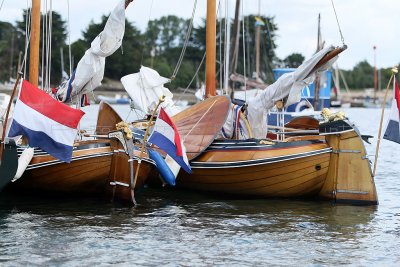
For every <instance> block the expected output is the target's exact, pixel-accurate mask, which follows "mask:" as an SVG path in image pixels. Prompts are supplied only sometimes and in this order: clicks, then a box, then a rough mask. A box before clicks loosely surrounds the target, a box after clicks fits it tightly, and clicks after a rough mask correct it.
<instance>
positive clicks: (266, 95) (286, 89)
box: [248, 46, 337, 138]
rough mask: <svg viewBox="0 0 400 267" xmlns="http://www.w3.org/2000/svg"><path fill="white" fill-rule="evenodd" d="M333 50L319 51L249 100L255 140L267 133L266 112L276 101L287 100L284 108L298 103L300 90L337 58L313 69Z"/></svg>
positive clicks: (330, 48)
mask: <svg viewBox="0 0 400 267" xmlns="http://www.w3.org/2000/svg"><path fill="white" fill-rule="evenodd" d="M334 49H335V48H334V47H333V46H329V47H326V48H324V49H322V50H320V51H319V52H318V53H316V54H314V55H313V56H312V57H311V58H310V59H308V60H307V61H305V62H304V63H303V64H301V65H300V66H299V67H298V68H297V69H296V70H295V71H294V72H290V73H285V74H283V75H282V76H281V77H280V78H279V79H278V80H277V81H276V82H274V83H273V84H271V85H270V86H268V87H267V88H266V89H264V91H263V92H262V93H261V94H259V95H257V96H256V97H254V98H251V99H249V101H248V103H249V105H248V120H249V123H250V125H251V127H252V130H253V134H254V137H255V138H265V136H266V133H267V112H268V110H270V109H271V108H272V107H273V106H274V105H275V103H276V102H277V101H278V100H282V99H285V98H287V101H286V103H285V106H286V107H287V106H289V105H291V104H294V103H296V102H299V101H300V99H301V91H302V89H303V88H304V87H305V86H307V85H310V84H311V83H312V82H313V81H314V80H315V76H316V74H317V73H319V72H323V71H326V70H328V69H329V68H330V67H331V66H332V64H333V63H334V62H335V61H336V59H337V56H336V57H334V58H332V59H331V60H329V61H328V62H327V63H326V64H324V65H322V66H321V67H319V68H317V69H314V67H315V66H316V65H317V64H318V62H319V61H320V60H321V59H322V58H323V57H324V56H325V55H326V54H328V53H329V52H331V51H333V50H334Z"/></svg>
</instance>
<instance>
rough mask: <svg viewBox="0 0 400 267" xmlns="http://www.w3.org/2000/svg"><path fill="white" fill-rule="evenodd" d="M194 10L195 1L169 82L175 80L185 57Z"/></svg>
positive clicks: (195, 6) (195, 7)
mask: <svg viewBox="0 0 400 267" xmlns="http://www.w3.org/2000/svg"><path fill="white" fill-rule="evenodd" d="M196 9H197V0H195V1H194V4H193V11H192V18H191V19H190V23H189V27H188V30H187V32H186V36H185V42H184V43H183V48H182V51H181V54H180V56H179V59H178V62H177V63H176V66H175V69H174V71H173V73H172V75H171V80H173V79H175V77H176V75H177V74H178V72H179V69H180V67H181V65H182V61H183V57H184V56H185V52H186V48H187V46H188V43H189V37H190V34H191V32H192V28H193V20H194V16H195V14H196Z"/></svg>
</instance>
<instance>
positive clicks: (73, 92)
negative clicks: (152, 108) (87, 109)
mask: <svg viewBox="0 0 400 267" xmlns="http://www.w3.org/2000/svg"><path fill="white" fill-rule="evenodd" d="M124 33H125V0H121V1H120V2H119V3H118V5H117V6H116V7H115V8H114V10H113V11H112V12H111V14H110V16H109V18H108V20H107V23H106V25H105V27H104V30H103V31H102V32H101V33H100V34H99V35H98V36H97V37H96V38H95V39H94V40H93V41H92V43H91V47H90V48H89V49H88V50H87V51H86V52H85V55H84V56H83V57H82V59H81V60H80V61H79V63H78V66H77V68H76V71H75V77H74V76H72V77H71V78H70V79H71V80H70V81H69V82H68V83H65V84H64V86H61V87H60V88H59V89H58V90H57V93H56V95H57V98H58V99H59V100H61V101H63V102H65V101H67V100H68V99H69V98H71V97H74V96H77V95H82V94H85V93H88V92H91V91H93V90H94V89H95V88H96V87H98V86H99V85H101V81H102V80H103V76H104V66H105V58H106V57H108V56H110V55H112V54H113V53H114V52H115V51H116V50H117V49H118V48H119V47H120V46H121V43H122V39H123V37H124ZM70 86H71V88H69V87H70ZM68 89H70V90H68Z"/></svg>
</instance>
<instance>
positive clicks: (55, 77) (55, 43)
mask: <svg viewBox="0 0 400 267" xmlns="http://www.w3.org/2000/svg"><path fill="white" fill-rule="evenodd" d="M47 15H48V16H47V21H50V14H47ZM51 16H52V17H51V21H52V25H51V29H52V31H51V47H52V50H51V51H50V53H51V71H50V77H51V83H52V84H55V85H56V84H59V83H60V81H61V77H62V72H61V70H62V66H61V49H60V48H63V47H65V40H66V38H67V33H66V32H67V31H66V22H65V21H64V20H63V19H62V18H61V15H60V14H59V13H57V12H55V11H53V12H52V14H51ZM26 18H27V11H26V10H24V13H23V19H22V21H17V30H18V32H19V33H20V34H21V35H22V36H23V38H25V36H26V32H25V29H26ZM45 22H46V18H45V15H43V14H42V15H41V22H40V25H42V26H43V23H45ZM42 28H43V27H42ZM42 42H43V38H41V39H40V55H42V54H44V55H46V54H47V52H48V51H46V48H45V50H44V51H42V47H43V45H42ZM64 50H65V49H64ZM44 58H46V57H44ZM38 64H39V63H38ZM64 64H65V65H66V66H67V62H65V61H64ZM27 66H28V68H27V69H29V58H28V59H27ZM64 68H65V66H64Z"/></svg>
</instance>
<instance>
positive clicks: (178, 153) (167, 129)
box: [148, 108, 192, 173]
mask: <svg viewBox="0 0 400 267" xmlns="http://www.w3.org/2000/svg"><path fill="white" fill-rule="evenodd" d="M148 141H149V142H150V143H152V144H153V145H156V146H158V147H159V148H160V149H162V150H163V151H165V153H167V154H168V155H169V156H170V157H171V158H172V159H174V160H175V161H176V163H178V164H179V165H180V166H181V167H182V168H183V169H184V170H185V171H186V172H188V173H192V170H191V168H190V165H189V161H188V158H187V156H186V152H185V151H184V146H183V142H182V140H181V137H180V135H179V132H178V130H177V128H176V126H175V124H174V123H173V122H172V120H171V118H170V117H169V116H168V114H167V113H166V112H165V111H164V109H163V108H161V109H160V112H159V114H158V118H157V120H156V123H155V124H154V128H153V133H152V134H151V136H150V137H149V140H148Z"/></svg>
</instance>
